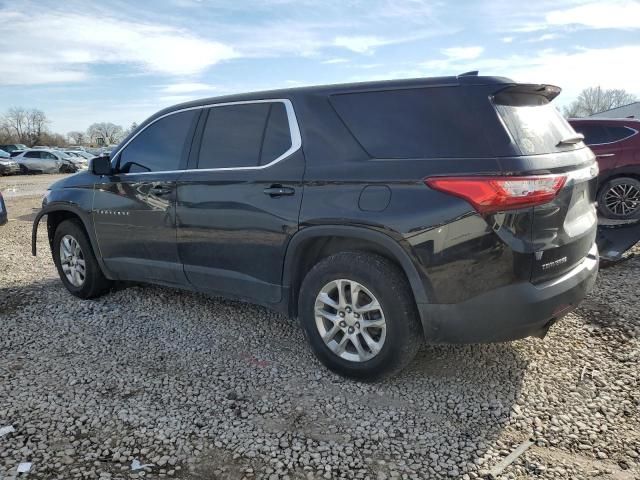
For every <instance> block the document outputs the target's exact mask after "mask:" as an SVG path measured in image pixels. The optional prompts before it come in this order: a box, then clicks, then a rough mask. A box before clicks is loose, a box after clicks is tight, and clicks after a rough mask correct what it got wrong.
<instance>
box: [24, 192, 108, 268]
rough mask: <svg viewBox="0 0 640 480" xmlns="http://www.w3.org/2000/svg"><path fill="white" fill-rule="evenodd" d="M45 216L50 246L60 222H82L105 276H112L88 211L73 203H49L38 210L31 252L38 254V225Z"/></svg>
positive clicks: (34, 222)
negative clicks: (104, 259) (101, 251)
mask: <svg viewBox="0 0 640 480" xmlns="http://www.w3.org/2000/svg"><path fill="white" fill-rule="evenodd" d="M45 216H46V217H47V239H48V242H49V247H52V245H53V238H54V235H55V231H56V229H57V228H58V225H60V223H62V222H64V221H65V220H77V221H79V222H80V224H81V225H82V227H83V228H84V231H85V233H86V234H87V237H88V238H89V243H90V244H91V248H92V249H93V252H94V253H95V256H96V259H97V261H98V264H99V265H100V268H101V269H102V271H103V273H104V274H105V276H107V278H111V275H110V274H109V272H108V270H107V269H106V268H105V265H104V262H103V261H102V256H101V255H100V249H99V247H98V242H97V240H96V237H95V234H94V232H93V228H92V224H91V220H90V218H88V214H87V212H85V211H83V210H82V209H80V208H79V207H77V206H75V205H73V204H57V203H54V204H49V205H47V206H46V207H45V208H43V209H42V210H41V211H40V212H38V214H37V215H36V218H35V219H34V221H33V228H32V231H31V254H32V255H33V256H36V254H37V238H38V226H39V224H40V222H41V220H42V218H43V217H45Z"/></svg>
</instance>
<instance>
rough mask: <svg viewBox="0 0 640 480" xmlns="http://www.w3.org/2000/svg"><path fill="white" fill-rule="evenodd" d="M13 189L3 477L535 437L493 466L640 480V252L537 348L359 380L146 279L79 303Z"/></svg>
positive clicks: (391, 472)
mask: <svg viewBox="0 0 640 480" xmlns="http://www.w3.org/2000/svg"><path fill="white" fill-rule="evenodd" d="M48 180H49V181H50V180H52V177H51V176H49V177H48ZM13 181H14V182H15V180H13ZM38 181H43V182H44V181H45V180H38ZM6 184H7V181H6V179H0V189H3V190H6ZM29 188H31V187H29ZM7 197H8V198H7V204H8V208H9V213H10V218H11V221H10V222H9V223H8V225H6V226H5V227H1V228H0V246H1V247H0V266H1V268H0V352H1V353H0V428H1V427H3V426H13V427H14V428H15V432H10V433H6V434H5V435H4V436H0V479H5V478H14V477H15V476H16V475H17V474H16V469H17V467H18V464H19V463H21V462H31V463H32V467H31V472H30V473H28V474H27V475H26V476H27V477H28V478H46V479H49V478H59V479H70V478H101V479H106V478H112V479H115V478H143V477H144V478H180V479H194V480H195V479H236V478H267V479H272V478H273V479H277V478H290V479H307V478H309V479H311V478H313V479H315V478H318V479H320V478H370V479H376V480H377V479H383V478H394V477H395V478H411V479H414V478H462V479H469V478H479V477H481V476H482V475H485V474H486V471H487V470H488V469H491V468H492V467H493V466H495V465H496V464H498V463H499V462H500V461H501V460H502V459H503V458H504V457H505V456H506V455H507V454H508V453H509V452H510V451H512V450H513V449H514V448H515V447H516V446H517V445H519V444H520V443H522V442H523V441H525V440H526V439H528V438H535V439H536V444H535V445H534V446H532V447H531V448H530V449H529V450H527V451H526V452H525V453H524V454H523V455H522V456H521V457H520V458H519V459H518V460H517V461H516V462H515V463H514V464H512V465H511V466H509V467H508V468H507V469H506V470H505V471H504V473H503V474H502V475H501V476H500V478H510V479H516V478H517V479H524V478H542V479H551V478H575V479H582V478H598V479H640V388H639V383H640V382H639V378H640V369H639V368H638V361H639V360H640V319H639V318H638V317H639V313H640V308H639V305H640V298H639V296H638V286H639V278H640V259H639V258H638V257H636V258H632V259H630V260H628V261H626V262H623V263H622V264H619V265H617V266H615V267H612V268H610V269H607V270H603V271H602V272H601V275H600V279H599V281H598V284H597V288H596V290H595V291H594V292H593V294H592V295H591V296H590V297H589V298H588V299H587V300H586V301H585V302H584V304H583V306H582V307H581V308H580V309H579V310H577V311H576V312H575V313H573V314H571V315H569V316H568V317H567V318H565V319H564V320H563V321H562V322H561V323H559V324H558V325H556V326H555V327H554V328H553V329H552V330H551V332H550V333H549V335H548V336H547V338H546V339H545V340H544V341H541V340H538V339H527V340H522V341H518V342H513V343H508V344H497V345H472V346H462V347H446V346H443V347H426V346H425V347H424V349H423V350H422V351H421V353H420V354H419V355H418V357H417V358H416V360H415V361H414V362H413V364H412V365H411V366H410V367H409V368H408V369H407V370H405V371H404V372H403V373H402V374H401V375H399V376H397V377H395V378H393V379H390V380H387V381H385V382H384V383H378V384H360V383H355V382H352V381H348V380H345V379H342V378H339V377H336V376H334V375H332V374H330V373H329V372H328V371H327V370H325V369H324V368H322V367H321V365H320V364H319V363H318V362H317V361H316V360H315V359H314V358H313V356H312V354H311V353H310V351H309V349H308V348H307V346H306V344H305V341H304V339H303V336H302V332H301V330H300V328H299V327H298V326H297V325H296V323H295V322H293V321H289V320H287V319H284V318H282V317H281V316H279V315H277V314H274V313H271V312H269V311H267V310H265V309H263V308H259V307H254V306H250V305H245V304H241V303H236V302H231V301H225V300H219V299H211V298H207V297H205V296H202V295H197V294H192V293H185V292H176V291H171V290H167V289H164V288H158V287H130V288H126V289H124V288H122V289H119V290H117V291H114V292H112V293H110V294H108V295H106V296H105V297H103V298H101V299H99V300H96V301H82V300H79V299H77V298H75V297H72V296H71V295H69V294H68V293H66V291H65V290H64V288H63V287H62V284H61V283H60V281H59V280H58V278H57V275H56V272H55V269H54V266H53V263H52V261H51V259H50V255H49V251H48V248H47V246H46V239H45V229H40V234H39V247H40V252H41V253H40V256H38V257H37V258H34V257H31V255H30V244H29V243H30V232H31V219H32V218H33V209H34V208H35V207H37V206H38V203H39V198H38V197H28V196H17V195H14V196H7ZM636 251H637V252H638V253H640V251H639V250H636ZM0 435H1V433H0ZM134 461H139V462H140V463H141V464H142V465H149V466H145V467H144V468H143V469H141V470H132V462H134ZM22 476H25V474H19V475H18V477H20V478H22Z"/></svg>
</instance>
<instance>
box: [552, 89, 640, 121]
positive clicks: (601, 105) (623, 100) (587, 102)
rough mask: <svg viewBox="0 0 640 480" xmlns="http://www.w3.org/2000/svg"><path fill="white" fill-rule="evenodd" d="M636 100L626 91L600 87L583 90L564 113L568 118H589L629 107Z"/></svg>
mask: <svg viewBox="0 0 640 480" xmlns="http://www.w3.org/2000/svg"><path fill="white" fill-rule="evenodd" d="M636 100H637V97H636V96H635V95H633V94H631V93H629V92H627V91H626V90H621V89H603V88H602V87H600V86H599V85H598V86H597V87H589V88H585V89H584V90H582V92H580V95H578V98H577V99H575V100H574V101H573V102H572V103H571V104H569V105H568V106H566V107H565V108H564V110H563V113H564V115H565V117H567V118H571V117H574V118H575V117H588V116H590V115H593V114H594V113H600V112H604V111H605V110H610V109H612V108H616V107H621V106H623V105H628V104H629V103H633V102H635V101H636Z"/></svg>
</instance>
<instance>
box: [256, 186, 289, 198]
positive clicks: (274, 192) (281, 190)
mask: <svg viewBox="0 0 640 480" xmlns="http://www.w3.org/2000/svg"><path fill="white" fill-rule="evenodd" d="M263 192H264V194H265V195H269V196H270V197H281V196H283V195H293V194H294V193H296V191H295V190H294V189H293V188H291V187H283V186H282V185H271V186H270V187H267V188H265V189H264V190H263Z"/></svg>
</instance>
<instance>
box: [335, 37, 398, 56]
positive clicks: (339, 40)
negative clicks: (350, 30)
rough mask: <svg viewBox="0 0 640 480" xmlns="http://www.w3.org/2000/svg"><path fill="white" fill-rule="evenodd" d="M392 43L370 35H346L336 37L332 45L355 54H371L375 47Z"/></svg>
mask: <svg viewBox="0 0 640 480" xmlns="http://www.w3.org/2000/svg"><path fill="white" fill-rule="evenodd" d="M390 43H393V42H392V41H390V40H388V39H383V38H380V37H376V36H372V35H371V36H370V35H347V36H339V37H336V38H335V39H334V41H333V44H334V45H335V46H336V47H342V48H346V49H348V50H351V51H352V52H356V53H372V52H373V51H374V50H375V48H376V47H380V46H383V45H388V44H390Z"/></svg>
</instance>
